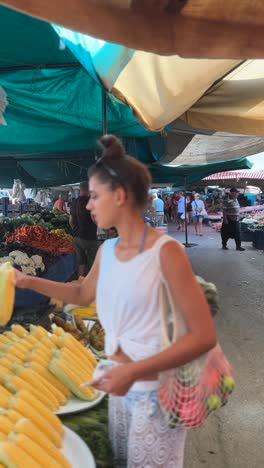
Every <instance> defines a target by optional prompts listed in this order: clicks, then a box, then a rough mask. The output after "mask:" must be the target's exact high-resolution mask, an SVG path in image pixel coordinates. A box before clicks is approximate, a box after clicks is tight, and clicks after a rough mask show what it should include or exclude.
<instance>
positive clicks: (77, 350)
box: [58, 333, 97, 366]
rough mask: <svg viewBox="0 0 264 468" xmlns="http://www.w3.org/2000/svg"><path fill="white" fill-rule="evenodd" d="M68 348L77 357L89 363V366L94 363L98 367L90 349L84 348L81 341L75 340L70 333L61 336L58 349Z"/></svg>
mask: <svg viewBox="0 0 264 468" xmlns="http://www.w3.org/2000/svg"><path fill="white" fill-rule="evenodd" d="M64 346H66V347H67V348H69V349H70V350H71V351H72V352H73V353H74V354H75V356H76V357H79V359H81V360H83V361H84V362H87V363H88V364H89V363H90V362H92V364H93V365H94V366H96V365H97V362H96V359H95V357H94V356H93V355H92V353H90V351H88V349H86V348H84V346H82V345H81V344H80V343H79V341H77V340H75V338H73V337H72V336H71V335H70V334H69V333H65V334H64V335H63V336H61V337H60V338H59V340H58V347H59V348H63V347H64Z"/></svg>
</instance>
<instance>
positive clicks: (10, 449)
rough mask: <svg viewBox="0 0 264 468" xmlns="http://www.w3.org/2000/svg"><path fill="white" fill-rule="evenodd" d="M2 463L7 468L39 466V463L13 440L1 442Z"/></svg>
mask: <svg viewBox="0 0 264 468" xmlns="http://www.w3.org/2000/svg"><path fill="white" fill-rule="evenodd" d="M0 463H3V465H4V466H5V467H6V468H18V467H19V468H39V464H38V463H37V462H35V460H34V459H33V458H32V457H30V455H28V454H27V453H26V452H25V451H24V450H22V449H21V448H20V447H18V446H17V445H16V444H15V443H14V442H13V441H10V440H8V441H6V442H1V444H0Z"/></svg>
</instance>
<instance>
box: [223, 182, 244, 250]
mask: <svg viewBox="0 0 264 468" xmlns="http://www.w3.org/2000/svg"><path fill="white" fill-rule="evenodd" d="M238 194H239V190H237V189H236V188H235V187H232V188H231V189H230V191H229V194H228V196H227V198H226V199H225V200H224V201H223V224H222V228H221V238H222V249H223V250H228V247H227V241H228V239H235V243H236V250H238V251H240V252H243V251H244V250H245V249H244V248H243V247H241V235H240V224H239V220H240V205H239V202H238V199H237V197H238Z"/></svg>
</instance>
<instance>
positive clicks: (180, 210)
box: [177, 192, 186, 232]
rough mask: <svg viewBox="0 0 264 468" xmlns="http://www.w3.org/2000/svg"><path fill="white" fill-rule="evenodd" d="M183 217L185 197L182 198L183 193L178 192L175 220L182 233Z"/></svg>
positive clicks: (184, 213) (184, 214)
mask: <svg viewBox="0 0 264 468" xmlns="http://www.w3.org/2000/svg"><path fill="white" fill-rule="evenodd" d="M185 216H186V206H185V197H184V196H183V193H182V192H180V199H179V201H178V214H177V218H178V222H179V227H178V229H181V231H182V232H184V223H185Z"/></svg>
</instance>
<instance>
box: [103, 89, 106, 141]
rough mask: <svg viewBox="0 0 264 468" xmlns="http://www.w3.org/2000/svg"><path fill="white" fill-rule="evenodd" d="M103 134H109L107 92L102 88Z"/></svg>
mask: <svg viewBox="0 0 264 468" xmlns="http://www.w3.org/2000/svg"><path fill="white" fill-rule="evenodd" d="M102 113H103V135H106V134H107V93H106V91H105V90H104V89H102Z"/></svg>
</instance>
